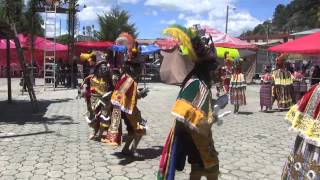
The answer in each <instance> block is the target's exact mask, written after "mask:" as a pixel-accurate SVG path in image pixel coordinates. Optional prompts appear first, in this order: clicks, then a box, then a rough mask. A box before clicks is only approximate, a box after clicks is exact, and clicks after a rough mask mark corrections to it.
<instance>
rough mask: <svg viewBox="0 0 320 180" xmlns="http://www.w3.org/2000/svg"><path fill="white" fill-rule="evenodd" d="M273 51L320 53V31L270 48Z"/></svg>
mask: <svg viewBox="0 0 320 180" xmlns="http://www.w3.org/2000/svg"><path fill="white" fill-rule="evenodd" d="M268 51H271V52H279V53H295V54H320V32H317V33H313V34H310V35H307V36H304V37H301V38H298V39H296V40H293V41H289V42H286V43H283V44H280V45H277V46H273V47H271V48H269V49H268Z"/></svg>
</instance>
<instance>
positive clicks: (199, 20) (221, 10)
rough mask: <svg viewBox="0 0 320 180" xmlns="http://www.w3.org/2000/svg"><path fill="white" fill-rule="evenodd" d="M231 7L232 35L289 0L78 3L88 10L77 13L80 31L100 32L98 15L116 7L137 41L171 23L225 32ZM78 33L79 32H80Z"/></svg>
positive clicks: (82, 0) (108, 0) (89, 0)
mask: <svg viewBox="0 0 320 180" xmlns="http://www.w3.org/2000/svg"><path fill="white" fill-rule="evenodd" d="M227 1H229V4H230V5H231V7H233V8H231V9H230V15H229V24H228V27H229V28H228V33H230V34H231V35H233V36H237V35H239V34H241V33H242V32H243V31H245V30H248V29H252V28H253V27H254V26H255V25H257V24H259V23H261V22H262V21H264V20H267V19H269V18H271V17H272V14H273V11H274V9H275V7H276V6H277V5H278V4H280V3H281V4H288V3H289V2H290V0H80V4H82V5H83V4H86V6H87V8H85V9H83V10H82V11H81V12H80V13H79V15H78V16H79V19H80V29H81V30H82V27H83V26H85V25H92V24H93V25H95V27H96V29H99V24H98V21H97V14H103V12H105V13H108V12H109V10H110V9H111V8H112V7H114V6H116V5H118V6H120V8H122V9H125V10H127V11H128V12H129V14H130V15H131V19H130V21H131V22H134V23H135V24H136V27H137V30H138V32H139V38H157V37H160V36H161V30H162V29H164V28H165V27H167V26H168V25H170V24H181V25H185V26H190V25H192V24H201V25H209V26H211V27H214V28H216V29H218V30H220V31H224V29H225V14H226V4H227ZM59 18H61V21H62V32H63V33H64V32H66V27H65V22H66V16H64V15H60V16H59ZM80 32H81V31H80Z"/></svg>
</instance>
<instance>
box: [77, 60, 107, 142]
mask: <svg viewBox="0 0 320 180" xmlns="http://www.w3.org/2000/svg"><path fill="white" fill-rule="evenodd" d="M103 69H105V70H103ZM109 73H110V72H109V70H108V68H107V67H106V62H99V63H98V64H97V65H96V72H95V73H94V74H92V75H89V76H87V77H86V78H85V79H84V82H83V84H86V86H87V87H86V92H85V99H86V103H87V111H88V116H87V118H86V119H87V122H88V124H89V126H90V127H92V128H93V129H94V133H93V135H92V137H91V139H94V140H101V138H104V137H103V133H105V131H106V130H107V129H108V128H109V124H110V115H111V111H112V106H111V103H110V99H111V94H112V91H113V84H112V81H111V75H110V74H109Z"/></svg>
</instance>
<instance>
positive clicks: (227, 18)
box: [225, 0, 236, 34]
mask: <svg viewBox="0 0 320 180" xmlns="http://www.w3.org/2000/svg"><path fill="white" fill-rule="evenodd" d="M230 8H231V10H235V9H236V8H235V7H234V6H232V5H230V4H229V0H228V1H227V13H226V29H225V33H226V34H228V23H229V9H230Z"/></svg>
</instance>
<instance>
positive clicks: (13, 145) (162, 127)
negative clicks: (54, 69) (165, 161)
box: [0, 79, 295, 180]
mask: <svg viewBox="0 0 320 180" xmlns="http://www.w3.org/2000/svg"><path fill="white" fill-rule="evenodd" d="M5 83H6V81H5V79H0V179H3V180H10V179H37V180H40V179H68V180H69V179H118V180H124V179H146V180H152V179H156V172H157V169H158V164H159V159H160V154H161V149H162V147H163V144H164V141H165V138H166V136H167V133H168V131H169V129H170V127H171V125H172V122H173V117H172V116H171V115H170V108H171V107H172V104H173V102H174V100H175V98H176V96H177V93H178V88H177V87H174V86H167V85H163V84H148V87H150V89H151V92H150V94H149V96H147V97H146V98H145V99H143V100H141V101H140V102H139V107H140V109H141V110H142V114H143V116H144V117H145V118H146V119H147V120H148V123H149V130H148V134H147V136H145V137H144V138H143V140H142V143H141V145H140V149H139V150H140V153H141V154H142V155H143V158H141V159H132V158H126V157H124V156H121V155H120V154H119V151H120V150H121V149H120V148H117V149H113V148H112V147H110V146H107V145H105V144H102V143H99V142H94V141H89V140H88V136H89V133H90V130H89V128H88V127H87V124H86V122H85V120H84V117H83V114H84V112H85V103H84V100H83V99H80V100H79V99H75V97H76V90H68V89H58V90H57V91H54V92H53V91H48V92H43V90H42V88H41V86H37V94H38V99H39V101H40V107H41V108H40V112H39V113H37V114H31V112H32V110H31V105H30V104H29V102H28V97H27V96H26V95H21V93H19V91H18V90H17V89H18V80H17V79H14V80H13V87H14V93H13V96H14V99H15V101H14V104H13V105H8V104H6V102H5V99H6V86H5ZM38 84H39V83H38ZM247 96H248V98H247V101H248V105H247V106H245V107H243V108H242V107H241V109H240V110H241V111H242V113H241V114H238V115H233V114H231V115H229V116H227V117H225V118H224V119H223V120H224V123H223V125H221V126H214V127H213V132H214V133H213V134H214V140H215V145H216V148H217V151H218V152H219V153H220V154H219V159H220V164H221V172H222V175H221V178H220V179H250V180H253V179H254V180H256V179H271V180H275V179H280V175H281V171H282V166H283V164H284V162H285V160H286V158H287V155H288V153H289V148H290V146H291V144H292V143H293V140H294V138H295V134H294V133H291V132H288V131H287V129H288V128H287V127H288V125H287V124H286V123H285V121H284V120H283V117H284V113H280V112H274V113H260V112H258V111H259V109H260V107H259V104H258V103H259V94H258V87H257V86H249V87H248V90H247ZM228 109H231V107H228ZM189 171H190V167H189V166H187V167H186V168H185V171H183V172H177V174H176V179H178V180H180V179H188V172H189Z"/></svg>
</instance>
